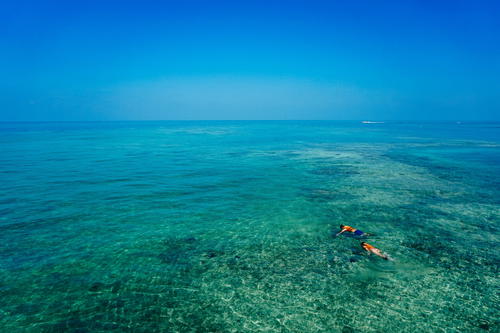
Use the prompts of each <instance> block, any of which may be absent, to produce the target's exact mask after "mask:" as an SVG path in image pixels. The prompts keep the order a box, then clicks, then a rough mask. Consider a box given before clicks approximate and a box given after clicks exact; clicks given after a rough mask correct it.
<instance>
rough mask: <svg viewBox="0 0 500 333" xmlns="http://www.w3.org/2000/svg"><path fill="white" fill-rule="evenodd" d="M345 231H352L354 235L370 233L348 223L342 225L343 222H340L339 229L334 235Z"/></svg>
mask: <svg viewBox="0 0 500 333" xmlns="http://www.w3.org/2000/svg"><path fill="white" fill-rule="evenodd" d="M346 231H347V232H352V233H354V234H355V235H356V236H368V235H370V234H368V233H366V232H363V231H361V230H359V229H355V228H353V227H350V226H348V225H343V224H341V225H340V231H339V232H338V233H337V234H336V235H335V237H337V236H338V235H340V234H341V233H343V232H346Z"/></svg>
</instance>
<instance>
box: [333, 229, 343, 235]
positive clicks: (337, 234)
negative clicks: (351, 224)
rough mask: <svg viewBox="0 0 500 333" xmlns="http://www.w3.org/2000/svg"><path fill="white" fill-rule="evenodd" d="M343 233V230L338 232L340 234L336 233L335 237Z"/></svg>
mask: <svg viewBox="0 0 500 333" xmlns="http://www.w3.org/2000/svg"><path fill="white" fill-rule="evenodd" d="M344 231H345V229H342V230H340V232H338V233H337V234H336V235H335V237H337V236H338V235H340V234H341V233H343V232H344Z"/></svg>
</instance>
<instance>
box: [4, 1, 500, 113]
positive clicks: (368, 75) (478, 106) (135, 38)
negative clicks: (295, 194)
mask: <svg viewBox="0 0 500 333" xmlns="http://www.w3.org/2000/svg"><path fill="white" fill-rule="evenodd" d="M0 31H1V33H0V89H1V90H0V120H4V121H10V120H33V121H38V120H159V119H173V120H178V119H186V120H192V119H252V120H253V119H340V120H348V119H352V120H500V101H499V99H500V1H494V0H493V1H481V0H476V1H473V0H471V1H461V0H450V1H445V0H441V1H440V0H428V1H405V0H397V1H383V0H380V1H373V0H367V1H360V0H352V1H334V0H331V1H314V0H308V1H306V0H304V1H293V0H288V1H285V0H283V1H273V0H266V1H259V0H249V1H238V0H231V1H217V0H205V1H191V0H179V1H167V0H165V1H147V0H143V1H127V0H119V1H110V0H108V1H107V0H100V1H94V0H72V1H66V0H64V1H49V0H39V1H23V0H5V1H2V2H1V4H0Z"/></svg>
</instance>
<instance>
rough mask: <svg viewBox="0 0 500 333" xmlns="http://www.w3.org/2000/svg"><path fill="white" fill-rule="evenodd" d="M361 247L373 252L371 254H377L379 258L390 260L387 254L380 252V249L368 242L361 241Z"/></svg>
mask: <svg viewBox="0 0 500 333" xmlns="http://www.w3.org/2000/svg"><path fill="white" fill-rule="evenodd" d="M361 247H362V248H363V249H365V250H366V251H368V254H370V253H373V254H375V255H377V256H379V257H380V258H384V259H385V260H392V259H391V258H390V257H389V256H388V255H387V254H385V253H382V251H380V250H379V249H377V248H376V247H374V246H372V245H370V244H368V243H365V242H361Z"/></svg>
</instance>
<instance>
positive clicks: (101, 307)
mask: <svg viewBox="0 0 500 333" xmlns="http://www.w3.org/2000/svg"><path fill="white" fill-rule="evenodd" d="M0 152H1V153H0V331H2V332H104V331H107V332H108V331H115V332H123V331H130V332H186V331H193V332H195V331H199V332H255V331H280V332H281V331H290V332H292V331H293V332H320V331H324V332H416V331H420V332H424V331H425V332H476V331H477V332H480V331H497V330H498V329H499V323H498V318H499V309H498V304H499V300H498V293H497V291H498V286H499V278H498V276H499V274H498V267H499V262H500V261H499V259H500V254H499V251H498V245H499V227H500V225H499V222H500V195H499V194H500V123H460V124H457V123H410V122H408V123H403V122H402V123H385V124H362V123H359V122H326V121H289V122H222V121H221V122H85V123H64V122H61V123H0ZM339 224H347V225H350V226H353V227H356V228H359V229H361V230H363V231H366V232H371V233H373V234H374V236H371V237H369V238H368V239H367V240H366V241H367V242H369V243H370V244H372V245H374V246H376V247H378V248H380V249H381V250H382V251H384V252H386V253H388V254H390V256H391V257H392V258H394V261H384V260H382V259H380V258H378V257H375V256H368V255H367V254H366V253H363V250H362V249H361V247H360V246H359V243H360V240H359V239H356V238H353V237H349V236H341V237H338V238H335V237H333V235H334V234H335V233H336V232H337V231H338V225H339Z"/></svg>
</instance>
